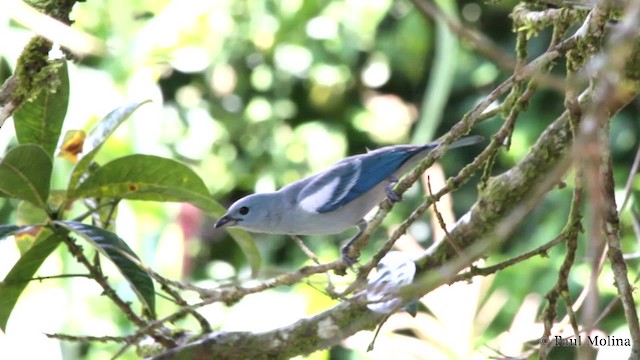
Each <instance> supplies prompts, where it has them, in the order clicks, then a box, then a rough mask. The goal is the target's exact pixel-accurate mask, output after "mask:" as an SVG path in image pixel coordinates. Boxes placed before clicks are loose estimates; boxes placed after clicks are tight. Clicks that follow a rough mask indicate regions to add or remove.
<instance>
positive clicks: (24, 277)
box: [0, 234, 61, 331]
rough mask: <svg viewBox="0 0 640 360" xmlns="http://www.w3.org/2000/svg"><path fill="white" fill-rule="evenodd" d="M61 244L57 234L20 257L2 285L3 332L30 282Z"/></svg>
mask: <svg viewBox="0 0 640 360" xmlns="http://www.w3.org/2000/svg"><path fill="white" fill-rule="evenodd" d="M60 242H61V238H60V236H59V235H56V234H53V235H50V236H48V237H47V238H45V239H44V240H42V241H39V242H37V243H36V244H35V245H34V246H33V247H31V248H30V249H29V250H28V251H27V252H25V253H24V254H23V255H22V256H21V257H20V259H19V260H18V262H16V264H15V265H14V266H13V268H12V269H11V271H9V274H7V276H6V277H5V278H4V280H3V281H2V282H1V283H0V328H1V329H2V331H6V327H7V321H8V320H9V316H10V315H11V312H12V311H13V308H14V307H15V305H16V303H17V301H18V298H19V297H20V294H22V292H23V291H24V289H25V288H26V287H27V285H28V284H29V280H30V279H31V278H32V277H33V274H35V273H36V271H37V270H38V268H40V265H42V263H43V262H44V260H45V259H46V258H47V257H49V255H51V253H52V252H53V250H55V249H56V247H57V246H58V244H60Z"/></svg>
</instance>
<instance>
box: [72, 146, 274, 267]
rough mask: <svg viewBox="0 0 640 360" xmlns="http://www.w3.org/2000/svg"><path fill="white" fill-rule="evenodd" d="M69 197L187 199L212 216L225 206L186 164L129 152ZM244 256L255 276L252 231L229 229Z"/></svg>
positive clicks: (255, 250) (256, 264)
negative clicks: (212, 195)
mask: <svg viewBox="0 0 640 360" xmlns="http://www.w3.org/2000/svg"><path fill="white" fill-rule="evenodd" d="M69 197H97V198H102V199H104V198H116V199H131V200H148V201H175V202H189V203H191V204H193V205H195V206H197V207H199V208H200V209H202V210H203V211H205V212H206V213H207V214H209V215H212V216H213V217H216V218H218V217H220V216H222V215H223V214H224V213H225V211H226V210H225V208H224V207H223V206H222V205H220V204H219V203H218V202H217V201H215V200H213V198H212V197H211V194H210V193H209V190H208V189H207V187H206V186H205V184H204V182H203V181H202V179H201V178H200V177H199V176H198V175H197V174H196V173H195V172H193V170H191V169H190V168H189V167H187V166H186V165H184V164H182V163H180V162H178V161H175V160H171V159H165V158H162V157H158V156H153V155H139V154H138V155H130V156H126V157H123V158H119V159H116V160H114V161H112V162H110V163H107V164H105V165H104V166H102V167H100V168H99V169H98V170H96V172H95V173H93V174H91V175H89V176H88V178H87V179H85V180H84V181H83V182H82V183H81V184H80V185H79V186H78V187H77V189H76V190H75V191H73V192H71V191H70V193H69ZM229 234H231V236H232V237H233V239H234V240H235V241H236V242H237V243H238V246H240V248H241V249H242V251H243V252H244V253H245V255H246V256H247V259H248V261H249V264H250V265H251V270H252V273H253V275H254V276H256V275H257V272H258V270H259V269H260V266H261V263H262V259H261V257H260V252H259V251H258V248H257V246H256V244H255V242H254V241H253V239H252V237H251V235H249V234H248V233H247V232H245V231H243V230H239V229H234V230H231V231H229Z"/></svg>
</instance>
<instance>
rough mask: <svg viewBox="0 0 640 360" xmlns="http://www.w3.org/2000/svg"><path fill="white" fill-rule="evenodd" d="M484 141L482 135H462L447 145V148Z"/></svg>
mask: <svg viewBox="0 0 640 360" xmlns="http://www.w3.org/2000/svg"><path fill="white" fill-rule="evenodd" d="M483 141H484V137H482V136H480V135H471V136H463V137H461V138H459V139H458V140H456V141H454V142H452V143H451V145H449V149H455V148H459V147H463V146H469V145H475V144H478V143H481V142H483Z"/></svg>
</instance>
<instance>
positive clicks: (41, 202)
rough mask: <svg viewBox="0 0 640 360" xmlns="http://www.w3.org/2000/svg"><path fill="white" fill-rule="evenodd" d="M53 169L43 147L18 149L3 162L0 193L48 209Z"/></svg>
mask: <svg viewBox="0 0 640 360" xmlns="http://www.w3.org/2000/svg"><path fill="white" fill-rule="evenodd" d="M52 167H53V164H52V161H51V157H50V156H49V155H48V154H47V152H46V151H45V150H44V149H43V148H42V147H41V146H39V145H19V146H16V147H15V148H13V149H11V150H10V151H9V152H8V153H7V155H6V156H5V157H4V159H2V161H0V192H3V193H6V194H8V195H9V196H10V197H14V198H17V199H22V200H26V201H29V202H31V203H33V204H34V205H36V206H38V207H40V208H42V209H45V208H46V207H47V197H48V196H49V186H50V180H51V170H52Z"/></svg>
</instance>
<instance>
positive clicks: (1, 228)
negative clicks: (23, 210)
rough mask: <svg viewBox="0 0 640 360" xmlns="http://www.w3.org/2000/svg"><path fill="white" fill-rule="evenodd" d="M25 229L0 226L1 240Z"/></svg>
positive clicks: (14, 226)
mask: <svg viewBox="0 0 640 360" xmlns="http://www.w3.org/2000/svg"><path fill="white" fill-rule="evenodd" d="M23 228H24V226H16V225H0V240H2V239H5V238H7V237H8V236H9V235H13V234H15V233H16V232H18V231H20V230H21V229H23Z"/></svg>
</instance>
